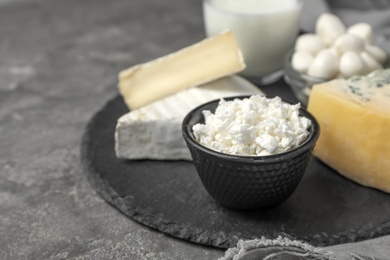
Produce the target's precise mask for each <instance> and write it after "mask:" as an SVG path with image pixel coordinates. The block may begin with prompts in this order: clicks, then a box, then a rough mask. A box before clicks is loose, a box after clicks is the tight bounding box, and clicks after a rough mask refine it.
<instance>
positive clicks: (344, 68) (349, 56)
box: [339, 51, 367, 78]
mask: <svg viewBox="0 0 390 260" xmlns="http://www.w3.org/2000/svg"><path fill="white" fill-rule="evenodd" d="M339 70H340V73H341V74H342V75H343V77H344V78H350V77H352V76H354V75H363V74H364V73H365V72H366V71H367V68H366V65H365V63H364V61H363V59H362V57H361V56H360V55H359V54H358V53H356V52H354V51H347V52H346V53H344V54H343V56H341V58H340V65H339Z"/></svg>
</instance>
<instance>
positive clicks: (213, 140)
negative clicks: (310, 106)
mask: <svg viewBox="0 0 390 260" xmlns="http://www.w3.org/2000/svg"><path fill="white" fill-rule="evenodd" d="M300 107H301V106H300V104H299V103H298V104H296V105H290V104H287V103H284V102H283V101H282V100H281V98H279V97H275V98H272V99H269V98H266V97H264V96H260V95H254V96H251V97H250V98H246V99H235V100H233V101H226V100H224V99H221V101H220V102H219V105H218V107H217V109H216V111H215V114H213V113H211V112H210V111H208V110H205V111H203V115H204V117H205V124H196V125H194V126H193V129H192V130H193V133H194V136H195V138H196V140H197V141H198V142H199V143H200V144H202V145H204V146H206V147H208V148H210V149H213V150H216V151H218V152H221V153H226V154H233V155H242V156H264V155H272V154H277V153H282V152H285V151H288V150H290V149H293V148H295V147H297V146H299V145H300V144H301V143H302V142H303V141H305V140H306V138H307V137H308V135H309V131H308V128H309V127H310V125H311V121H310V120H309V119H307V118H305V117H302V116H299V108H300Z"/></svg>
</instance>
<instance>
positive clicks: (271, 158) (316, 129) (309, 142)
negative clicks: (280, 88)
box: [182, 95, 320, 163]
mask: <svg viewBox="0 0 390 260" xmlns="http://www.w3.org/2000/svg"><path fill="white" fill-rule="evenodd" d="M251 96H253V95H238V96H232V97H224V98H219V99H214V100H211V101H209V102H206V103H203V104H201V105H199V106H197V107H195V108H194V109H192V110H191V111H190V112H188V113H187V115H186V116H185V117H184V119H183V121H182V134H183V137H184V140H185V141H186V142H187V145H188V144H190V145H192V146H193V147H196V149H198V150H201V151H203V152H204V153H207V154H209V155H212V156H214V157H218V158H220V159H225V160H230V161H236V162H245V163H258V162H267V163H274V162H280V161H285V160H288V159H290V158H295V157H297V156H299V155H301V154H303V153H305V152H306V151H307V150H310V149H312V148H314V146H315V143H316V142H317V139H318V137H319V134H320V125H319V123H318V121H317V119H316V118H315V117H314V116H313V115H312V114H311V113H310V112H309V111H307V110H306V109H305V108H303V107H302V106H301V108H300V109H299V115H300V116H304V117H306V118H308V119H309V120H310V121H311V122H312V124H311V126H310V134H309V136H308V138H307V139H306V140H305V141H304V142H303V143H302V144H301V145H299V146H298V147H295V148H294V149H291V150H288V151H286V152H283V153H278V154H273V155H263V156H245V155H232V154H226V153H221V152H218V151H215V150H213V149H210V148H208V147H206V146H204V145H202V144H200V143H199V142H198V141H196V139H195V137H194V135H193V133H192V127H191V126H190V125H189V122H190V120H191V119H192V118H193V117H194V115H197V114H199V113H202V111H203V110H205V109H204V108H205V107H207V106H209V105H211V104H213V103H218V102H219V101H220V100H221V99H224V100H226V101H230V100H234V99H237V98H238V99H245V98H249V97H251ZM282 101H283V102H285V103H287V104H290V105H291V104H292V103H291V102H288V101H286V100H283V99H282ZM213 112H215V111H213ZM190 128H191V129H190Z"/></svg>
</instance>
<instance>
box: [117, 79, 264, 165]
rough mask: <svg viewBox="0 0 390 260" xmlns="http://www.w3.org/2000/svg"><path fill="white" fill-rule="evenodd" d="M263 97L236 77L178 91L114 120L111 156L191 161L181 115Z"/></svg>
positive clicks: (253, 87) (250, 85) (244, 81)
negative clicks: (221, 101) (229, 100)
mask: <svg viewBox="0 0 390 260" xmlns="http://www.w3.org/2000/svg"><path fill="white" fill-rule="evenodd" d="M253 94H263V92H261V90H260V89H259V88H258V87H256V86H255V85H253V84H251V83H250V82H248V81H246V80H244V79H243V78H240V77H238V76H232V77H226V78H222V79H219V80H217V81H213V82H211V83H208V84H205V85H202V86H200V87H197V88H190V89H186V90H183V91H180V92H178V93H176V94H174V95H171V96H168V97H166V98H164V99H160V100H158V101H156V102H154V103H151V104H149V105H147V106H144V107H141V108H139V109H137V110H133V111H130V112H129V113H127V114H125V115H123V116H122V117H120V118H119V119H118V122H117V126H116V131H115V152H116V156H117V157H118V158H122V159H154V160H192V159H191V155H190V152H189V151H188V148H187V145H186V144H185V141H184V139H183V136H182V133H181V124H182V120H183V118H184V117H185V115H186V114H187V113H188V112H189V111H191V110H192V109H193V108H195V107H196V106H198V105H201V104H203V103H205V102H208V101H211V100H214V99H218V98H223V97H232V96H238V95H253Z"/></svg>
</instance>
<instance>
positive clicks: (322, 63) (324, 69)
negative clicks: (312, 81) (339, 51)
mask: <svg viewBox="0 0 390 260" xmlns="http://www.w3.org/2000/svg"><path fill="white" fill-rule="evenodd" d="M338 64H339V59H338V57H337V56H336V55H334V54H333V52H332V51H331V50H329V49H325V50H322V51H320V52H319V53H318V54H317V56H316V57H315V58H314V60H313V62H312V63H311V64H310V67H309V70H308V72H307V74H308V75H310V76H313V77H317V78H322V79H332V78H333V77H334V76H335V75H336V74H337V70H338Z"/></svg>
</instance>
